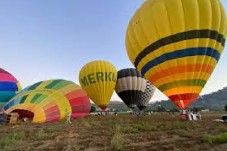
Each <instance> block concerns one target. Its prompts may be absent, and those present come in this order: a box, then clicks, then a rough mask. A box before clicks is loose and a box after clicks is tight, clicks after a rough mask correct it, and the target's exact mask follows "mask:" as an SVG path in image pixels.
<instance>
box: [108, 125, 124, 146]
mask: <svg viewBox="0 0 227 151" xmlns="http://www.w3.org/2000/svg"><path fill="white" fill-rule="evenodd" d="M113 132H114V134H113V137H112V139H111V147H112V148H113V149H114V150H122V149H123V148H124V138H123V136H122V134H121V128H120V126H118V125H116V126H115V127H114V130H113Z"/></svg>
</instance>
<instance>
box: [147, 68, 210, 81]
mask: <svg viewBox="0 0 227 151" xmlns="http://www.w3.org/2000/svg"><path fill="white" fill-rule="evenodd" d="M213 69H214V67H213V66H211V65H207V64H188V65H182V66H177V67H171V68H168V69H165V70H162V71H160V72H157V73H156V74H154V75H152V76H151V77H150V81H151V82H155V81H157V80H158V79H160V78H163V77H166V76H168V74H166V73H171V74H178V73H185V72H207V73H209V74H211V73H212V71H213Z"/></svg>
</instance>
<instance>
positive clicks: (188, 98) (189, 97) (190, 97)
mask: <svg viewBox="0 0 227 151" xmlns="http://www.w3.org/2000/svg"><path fill="white" fill-rule="evenodd" d="M198 97H199V94H197V93H187V94H178V95H172V96H169V99H170V100H172V101H173V102H174V103H175V104H176V105H177V106H178V107H179V108H180V109H184V108H187V107H188V106H189V105H190V104H191V103H192V102H194V101H195V100H196V99H197V98H198ZM181 100H182V101H183V103H184V107H183V106H182V105H181V103H180V101H181Z"/></svg>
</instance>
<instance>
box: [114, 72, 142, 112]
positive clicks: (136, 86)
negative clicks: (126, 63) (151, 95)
mask: <svg viewBox="0 0 227 151" xmlns="http://www.w3.org/2000/svg"><path fill="white" fill-rule="evenodd" d="M117 74H118V76H117V85H116V88H115V91H116V93H117V95H118V96H119V97H120V98H121V99H122V101H123V102H124V103H125V104H126V105H127V106H128V107H129V108H134V107H136V104H137V102H138V101H139V98H140V96H141V94H142V93H143V92H144V91H145V89H146V79H144V78H143V76H142V75H141V73H140V72H138V71H137V70H136V69H134V68H127V69H122V70H120V71H118V73H117Z"/></svg>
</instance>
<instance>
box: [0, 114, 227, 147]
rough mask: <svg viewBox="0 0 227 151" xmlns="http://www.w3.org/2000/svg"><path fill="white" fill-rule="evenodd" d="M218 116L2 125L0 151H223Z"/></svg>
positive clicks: (226, 127)
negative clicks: (189, 119)
mask: <svg viewBox="0 0 227 151" xmlns="http://www.w3.org/2000/svg"><path fill="white" fill-rule="evenodd" d="M220 116H221V114H220V113H219V114H218V113H216V114H215V113H206V114H203V115H202V118H203V119H202V121H183V120H181V119H180V117H179V115H169V114H168V113H160V114H157V115H150V116H146V117H136V116H132V115H118V116H90V117H87V118H81V119H77V120H73V123H72V124H65V122H64V121H62V122H56V123H44V124H30V123H28V124H27V123H23V124H20V125H2V126H0V150H1V151H6V150H13V151H29V150H31V151H34V150H35V151H51V150H53V151H58V150H59V151H71V150H72V151H74V150H75V151H79V150H87V151H99V150H100V151H102V150H103V151H105V150H125V151H129V150H135V151H138V150H140V151H146V150H149V151H156V150H157V151H162V150H163V151H171V150H174V151H175V150H176V151H182V150H184V151H197V150H198V151H201V150H204V151H212V150H214V151H222V150H223V151H226V150H227V124H224V123H218V122H213V121H212V120H213V119H217V118H220Z"/></svg>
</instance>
